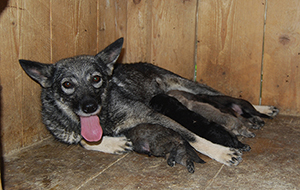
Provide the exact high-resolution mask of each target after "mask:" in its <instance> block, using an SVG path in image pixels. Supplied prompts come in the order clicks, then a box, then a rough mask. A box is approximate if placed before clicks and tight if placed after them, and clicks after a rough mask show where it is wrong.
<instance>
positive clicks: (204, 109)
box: [167, 90, 255, 137]
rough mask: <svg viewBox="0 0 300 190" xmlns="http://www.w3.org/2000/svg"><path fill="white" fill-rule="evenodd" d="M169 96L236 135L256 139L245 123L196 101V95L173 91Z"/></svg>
mask: <svg viewBox="0 0 300 190" xmlns="http://www.w3.org/2000/svg"><path fill="white" fill-rule="evenodd" d="M167 94H168V95H169V96H172V97H174V98H176V99H177V100H178V101H179V102H180V103H182V104H183V105H185V106H186V107H187V108H188V109H189V110H191V111H194V112H196V113H198V114H200V115H202V116H203V117H205V118H206V119H208V120H210V121H213V122H215V123H218V124H220V125H222V126H224V127H225V128H226V129H228V130H229V131H231V132H232V133H233V134H235V135H241V136H244V137H255V134H254V133H252V132H251V131H249V130H248V128H247V127H246V126H244V124H243V122H242V121H240V120H239V119H238V118H237V117H235V116H233V115H232V114H228V113H223V112H221V111H220V110H219V109H217V108H215V107H213V106H212V105H210V104H208V103H203V102H199V101H195V99H196V97H194V96H196V95H193V94H191V93H188V92H184V91H179V90H171V91H169V92H168V93H167Z"/></svg>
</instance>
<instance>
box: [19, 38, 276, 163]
mask: <svg viewBox="0 0 300 190" xmlns="http://www.w3.org/2000/svg"><path fill="white" fill-rule="evenodd" d="M122 45H123V38H120V39H118V40H116V41H115V42H114V43H112V44H111V45H109V46H108V47H107V48H105V49H104V50H103V51H101V52H99V53H98V54H97V55H95V56H88V55H82V56H76V57H71V58H67V59H63V60H60V61H58V62H57V63H55V64H42V63H38V62H34V61H28V60H20V64H21V66H22V68H23V69H24V71H25V72H26V73H27V74H28V75H29V76H30V77H31V78H32V79H34V80H35V81H37V82H38V83H39V84H40V85H41V86H42V87H43V89H42V94H41V100H42V118H43V122H44V124H45V125H46V127H47V128H48V130H49V131H50V132H51V133H52V134H53V135H54V136H55V137H56V138H57V139H59V140H60V141H62V142H65V143H69V144H76V143H81V145H82V146H83V147H84V148H86V149H89V150H96V151H102V152H106V153H122V152H124V151H126V150H128V149H131V146H130V144H129V143H128V141H127V139H126V137H124V136H121V135H122V133H123V132H124V131H126V130H128V129H131V128H133V127H135V126H137V125H139V124H145V123H148V124H154V125H160V126H163V127H166V128H170V129H172V130H174V131H175V132H177V133H178V134H180V136H182V137H183V138H184V139H185V140H186V141H188V142H189V144H190V145H191V146H192V147H193V148H195V149H196V150H197V151H199V152H201V153H203V154H205V155H207V156H209V157H211V158H212V159H215V160H217V161H218V162H220V163H223V164H226V165H237V164H238V163H239V162H240V161H241V153H240V152H239V151H238V150H236V149H232V148H229V147H225V146H222V145H218V144H214V143H212V142H210V141H208V140H206V139H204V138H201V137H199V136H197V135H195V134H194V133H192V132H190V131H189V130H187V129H186V128H185V127H183V126H181V125H180V124H178V123H177V122H175V121H173V120H172V119H170V118H168V117H166V116H164V115H162V114H160V113H157V112H154V111H153V110H152V109H150V107H149V101H150V100H151V98H152V97H154V96H155V95H157V94H160V93H167V92H168V91H170V90H181V91H186V92H189V93H192V94H206V95H221V93H220V92H218V91H216V90H214V89H212V88H210V87H208V86H206V85H203V84H199V83H196V82H192V81H190V80H187V79H185V78H182V77H180V76H178V75H176V74H174V73H172V72H170V71H167V70H164V69H162V68H159V67H157V66H154V65H152V64H148V63H136V64H116V63H115V62H116V60H117V59H118V57H119V55H120V52H121V49H122ZM158 80H159V81H161V82H162V83H163V84H164V85H163V86H164V87H163V88H161V87H160V85H159V84H158V83H157V81H158ZM263 108H264V113H266V114H268V115H275V114H276V113H277V110H276V109H275V108H274V107H263Z"/></svg>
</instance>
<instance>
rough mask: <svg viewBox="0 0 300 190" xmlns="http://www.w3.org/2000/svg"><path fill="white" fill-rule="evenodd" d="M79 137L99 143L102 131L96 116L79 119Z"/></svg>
mask: <svg viewBox="0 0 300 190" xmlns="http://www.w3.org/2000/svg"><path fill="white" fill-rule="evenodd" d="M80 123H81V135H82V136H83V138H85V140H87V141H90V142H95V141H99V140H100V139H101V137H102V134H103V131H102V128H101V126H100V121H99V118H98V116H96V115H94V116H89V117H80Z"/></svg>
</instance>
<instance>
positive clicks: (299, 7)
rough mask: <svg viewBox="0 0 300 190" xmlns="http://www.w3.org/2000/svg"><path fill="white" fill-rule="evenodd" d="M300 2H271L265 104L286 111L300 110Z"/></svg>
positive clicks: (265, 72)
mask: <svg viewBox="0 0 300 190" xmlns="http://www.w3.org/2000/svg"><path fill="white" fill-rule="evenodd" d="M299 21H300V1H298V0H290V1H289V2H288V3H287V2H286V1H280V0H273V1H268V11H267V22H266V23H267V24H266V37H265V51H264V52H265V53H264V60H265V61H264V65H263V91H262V104H268V105H275V106H278V107H279V108H280V110H281V113H283V114H289V115H299V110H300V98H299V97H300V83H299V81H300V74H299V69H300V68H299V67H300V53H299V52H300V46H299V40H300V35H299V34H300V24H299Z"/></svg>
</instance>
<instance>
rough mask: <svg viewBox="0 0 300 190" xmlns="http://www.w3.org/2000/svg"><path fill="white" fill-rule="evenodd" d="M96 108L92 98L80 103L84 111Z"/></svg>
mask: <svg viewBox="0 0 300 190" xmlns="http://www.w3.org/2000/svg"><path fill="white" fill-rule="evenodd" d="M97 109H98V104H97V102H96V101H94V100H88V101H85V102H84V103H83V104H82V111H83V112H84V113H93V112H95V111H96V110H97Z"/></svg>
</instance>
